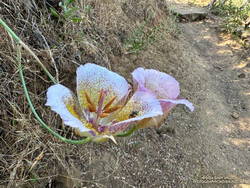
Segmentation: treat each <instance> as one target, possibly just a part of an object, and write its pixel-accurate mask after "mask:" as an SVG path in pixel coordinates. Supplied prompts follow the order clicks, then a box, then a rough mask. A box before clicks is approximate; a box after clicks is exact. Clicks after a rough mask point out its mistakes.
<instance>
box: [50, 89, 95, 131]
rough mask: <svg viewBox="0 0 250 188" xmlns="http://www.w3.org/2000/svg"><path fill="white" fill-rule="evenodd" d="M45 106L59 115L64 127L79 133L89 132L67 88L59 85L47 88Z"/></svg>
mask: <svg viewBox="0 0 250 188" xmlns="http://www.w3.org/2000/svg"><path fill="white" fill-rule="evenodd" d="M45 105H46V106H50V107H51V110H52V111H54V112H56V113H57V114H59V115H60V117H61V119H62V120H63V122H64V124H65V125H68V126H70V127H73V128H76V129H79V131H80V132H86V131H90V129H88V128H86V127H85V125H84V121H85V120H84V117H83V115H82V114H81V110H80V108H79V104H78V102H77V100H76V97H75V96H74V95H73V93H72V92H71V91H70V90H69V89H68V88H67V87H65V86H63V85H61V84H56V85H53V86H51V87H49V89H48V91H47V102H46V104H45Z"/></svg>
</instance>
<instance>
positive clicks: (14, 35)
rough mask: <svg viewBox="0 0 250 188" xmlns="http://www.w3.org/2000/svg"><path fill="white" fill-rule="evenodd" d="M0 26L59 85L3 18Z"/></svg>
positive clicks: (0, 20)
mask: <svg viewBox="0 0 250 188" xmlns="http://www.w3.org/2000/svg"><path fill="white" fill-rule="evenodd" d="M0 25H2V26H3V27H4V29H5V30H6V31H7V32H8V33H9V34H10V36H12V37H13V38H14V39H15V40H16V42H17V43H19V44H20V45H21V46H22V47H23V48H24V49H25V50H27V51H28V52H29V53H30V55H31V56H33V57H34V58H35V60H36V61H37V63H38V64H39V65H40V66H41V67H42V69H43V70H44V72H45V73H46V74H47V75H48V77H49V78H50V80H51V81H52V82H53V83H54V84H57V83H58V82H59V81H58V80H56V79H55V78H54V77H53V76H52V75H51V74H50V72H49V71H48V70H47V68H46V67H45V66H44V65H43V63H42V62H41V61H40V60H39V58H38V57H37V56H36V54H35V53H34V52H33V51H32V50H31V49H30V48H29V47H28V46H27V45H26V44H25V43H24V42H23V41H22V40H21V39H20V38H19V37H18V36H17V35H16V34H15V33H14V31H12V29H11V28H10V27H9V26H8V25H7V24H6V23H5V22H4V21H3V20H2V19H1V18H0Z"/></svg>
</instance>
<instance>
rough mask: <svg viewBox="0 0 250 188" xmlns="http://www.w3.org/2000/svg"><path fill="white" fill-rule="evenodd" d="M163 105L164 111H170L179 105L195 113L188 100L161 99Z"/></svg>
mask: <svg viewBox="0 0 250 188" xmlns="http://www.w3.org/2000/svg"><path fill="white" fill-rule="evenodd" d="M159 101H160V102H161V104H162V107H163V111H164V112H165V111H169V110H170V109H171V108H172V107H173V106H175V105H177V104H184V105H185V106H186V107H188V108H189V110H190V111H192V112H193V111H194V106H193V104H192V103H191V102H189V101H188V100H186V99H159Z"/></svg>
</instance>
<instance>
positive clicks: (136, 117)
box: [108, 90, 163, 133]
mask: <svg viewBox="0 0 250 188" xmlns="http://www.w3.org/2000/svg"><path fill="white" fill-rule="evenodd" d="M162 114H163V112H162V108H161V105H160V102H159V101H158V99H157V98H156V97H155V96H154V95H153V94H152V93H150V92H148V91H146V90H138V91H136V92H135V93H134V95H133V96H132V97H131V99H130V100H129V101H128V103H127V104H126V105H125V106H124V107H123V109H122V110H121V111H120V112H119V113H118V114H117V115H116V117H115V120H116V123H114V124H113V125H111V126H109V127H108V129H109V132H111V133H116V132H121V131H123V130H125V129H126V128H127V127H128V126H129V125H131V124H134V123H136V122H138V121H141V120H143V119H146V118H151V117H156V116H159V115H162Z"/></svg>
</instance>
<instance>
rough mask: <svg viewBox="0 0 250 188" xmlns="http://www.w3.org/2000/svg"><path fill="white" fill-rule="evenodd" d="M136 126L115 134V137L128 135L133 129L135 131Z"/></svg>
mask: <svg viewBox="0 0 250 188" xmlns="http://www.w3.org/2000/svg"><path fill="white" fill-rule="evenodd" d="M137 129H138V128H137V126H134V127H133V128H131V129H129V130H128V131H127V132H124V133H119V134H116V135H115V136H117V137H126V136H130V135H131V134H132V133H133V132H134V131H136V130H137Z"/></svg>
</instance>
